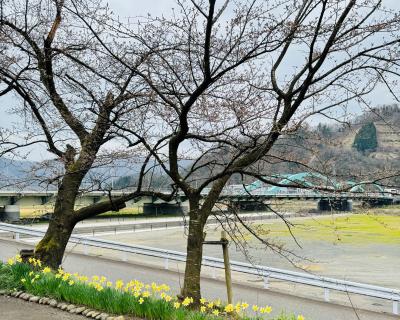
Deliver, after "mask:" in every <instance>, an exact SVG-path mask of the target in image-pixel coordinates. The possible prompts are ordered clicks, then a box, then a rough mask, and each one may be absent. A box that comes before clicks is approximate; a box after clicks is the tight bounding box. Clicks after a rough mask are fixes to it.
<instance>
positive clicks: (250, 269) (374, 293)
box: [0, 223, 400, 315]
mask: <svg viewBox="0 0 400 320" xmlns="http://www.w3.org/2000/svg"><path fill="white" fill-rule="evenodd" d="M0 230H2V231H6V232H10V233H13V234H15V238H16V239H17V240H19V235H20V234H24V235H29V236H33V237H42V236H43V235H44V234H45V232H44V231H40V230H35V229H32V228H27V227H22V226H16V225H11V224H7V223H0ZM70 242H72V243H76V244H81V245H83V246H84V253H85V254H87V246H92V247H98V248H103V249H111V250H116V251H120V252H122V253H123V258H122V260H123V261H126V260H127V257H126V254H127V253H134V254H140V255H145V256H150V257H155V258H160V259H164V268H165V269H168V267H169V266H168V263H169V261H170V260H172V261H180V262H185V261H186V254H185V253H183V252H179V251H174V250H166V249H158V248H152V247H147V246H133V245H128V244H124V243H120V242H115V241H109V240H102V239H91V238H87V237H82V236H77V235H72V236H71V238H70ZM202 264H203V265H204V266H208V267H212V268H216V269H224V262H223V260H222V259H218V258H213V257H207V256H204V257H203V261H202ZM231 269H232V270H233V271H236V272H240V273H245V274H251V275H257V276H260V277H262V278H263V279H264V288H266V289H267V288H268V287H269V279H278V280H283V281H288V282H294V283H300V284H304V285H310V286H314V287H319V288H323V289H324V299H325V301H329V292H330V290H336V291H341V292H346V293H354V294H359V295H364V296H369V297H374V298H380V299H385V300H390V301H392V303H393V310H392V311H393V313H394V314H396V315H398V314H399V302H400V290H398V289H390V288H385V287H380V286H375V285H369V284H363V283H358V282H352V281H345V280H339V279H333V278H328V277H320V276H317V275H312V274H307V273H303V272H296V271H289V270H281V269H276V268H269V267H265V266H259V265H252V264H249V263H244V262H237V261H231ZM213 277H215V273H214V274H213Z"/></svg>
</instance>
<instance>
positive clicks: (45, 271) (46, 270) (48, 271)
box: [42, 267, 51, 273]
mask: <svg viewBox="0 0 400 320" xmlns="http://www.w3.org/2000/svg"><path fill="white" fill-rule="evenodd" d="M42 272H43V273H50V272H51V269H50V268H49V267H45V268H43V270H42Z"/></svg>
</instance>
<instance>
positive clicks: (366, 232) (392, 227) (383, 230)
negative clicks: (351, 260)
mask: <svg viewBox="0 0 400 320" xmlns="http://www.w3.org/2000/svg"><path fill="white" fill-rule="evenodd" d="M292 222H293V223H294V227H293V228H292V231H293V233H294V235H295V236H296V237H297V238H299V239H304V240H314V241H327V242H341V243H345V244H346V243H348V244H357V245H364V244H376V243H384V244H400V216H399V215H388V214H386V215H384V214H381V215H376V214H370V213H368V214H353V215H348V216H335V215H332V216H329V217H323V218H321V217H319V218H309V219H301V220H293V221H292ZM258 231H259V233H260V234H263V235H268V236H271V237H275V238H279V237H281V238H283V237H289V236H290V234H289V231H288V229H287V227H286V226H285V225H284V224H283V223H282V222H278V221H277V222H275V223H272V224H269V225H262V224H260V225H259V226H258Z"/></svg>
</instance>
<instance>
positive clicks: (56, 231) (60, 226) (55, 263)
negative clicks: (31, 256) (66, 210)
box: [35, 217, 75, 270]
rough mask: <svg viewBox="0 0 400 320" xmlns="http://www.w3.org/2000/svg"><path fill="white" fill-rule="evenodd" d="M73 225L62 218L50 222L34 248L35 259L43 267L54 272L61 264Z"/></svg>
mask: <svg viewBox="0 0 400 320" xmlns="http://www.w3.org/2000/svg"><path fill="white" fill-rule="evenodd" d="M74 226H75V223H72V222H71V219H68V218H67V217H62V219H61V220H59V219H54V220H53V219H52V220H50V223H49V227H48V229H47V231H46V234H45V236H44V237H43V239H42V240H41V241H40V242H39V243H38V245H37V246H36V248H35V257H36V258H37V259H40V260H41V261H42V263H43V265H46V266H49V267H51V268H52V269H53V270H56V269H57V268H58V267H59V266H60V265H61V263H62V258H63V256H64V252H65V248H66V246H67V243H68V241H69V238H70V236H71V233H72V230H73V229H74Z"/></svg>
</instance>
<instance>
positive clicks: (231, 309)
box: [224, 303, 234, 313]
mask: <svg viewBox="0 0 400 320" xmlns="http://www.w3.org/2000/svg"><path fill="white" fill-rule="evenodd" d="M224 310H225V312H226V313H230V312H232V311H233V310H234V306H233V304H231V303H230V304H228V305H226V306H225V309H224Z"/></svg>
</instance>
